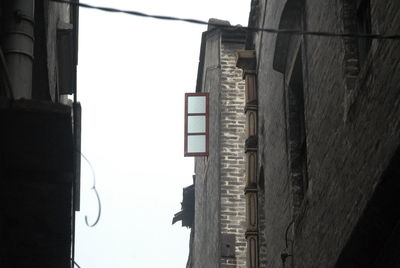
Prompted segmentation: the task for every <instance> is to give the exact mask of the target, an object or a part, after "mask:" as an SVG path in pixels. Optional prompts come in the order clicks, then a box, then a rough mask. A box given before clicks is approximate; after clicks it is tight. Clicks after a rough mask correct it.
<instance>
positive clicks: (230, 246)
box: [187, 28, 247, 268]
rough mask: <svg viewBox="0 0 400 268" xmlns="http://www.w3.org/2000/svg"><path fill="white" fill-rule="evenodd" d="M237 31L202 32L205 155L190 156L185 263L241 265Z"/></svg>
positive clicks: (242, 161) (242, 163) (242, 160)
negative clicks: (190, 221) (191, 208)
mask: <svg viewBox="0 0 400 268" xmlns="http://www.w3.org/2000/svg"><path fill="white" fill-rule="evenodd" d="M244 39H245V33H244V32H243V31H235V30H233V31H225V30H220V29H215V28H214V29H211V30H209V31H207V32H205V33H204V34H203V40H202V51H201V55H200V64H199V76H198V84H197V91H198V92H209V95H210V107H209V111H210V115H209V122H210V125H209V130H210V131H209V144H210V145H209V156H208V157H196V158H195V173H196V180H195V220H194V227H193V229H192V232H193V236H192V237H193V239H192V240H191V250H190V257H189V261H188V265H187V267H193V268H204V267H207V268H214V267H215V268H233V267H235V268H246V249H247V243H246V238H245V235H244V234H245V231H246V200H245V198H244V189H245V185H246V172H245V170H246V155H245V152H244V144H245V136H246V128H245V123H246V115H245V114H244V110H245V81H244V80H243V79H242V75H243V74H242V71H241V70H240V69H239V68H237V67H236V51H237V50H238V49H243V47H244Z"/></svg>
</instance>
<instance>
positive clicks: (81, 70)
mask: <svg viewBox="0 0 400 268" xmlns="http://www.w3.org/2000/svg"><path fill="white" fill-rule="evenodd" d="M82 2H84V3H89V4H93V5H99V6H109V7H115V8H121V9H129V10H137V11H142V12H145V13H151V14H160V15H171V16H179V17H190V18H196V19H201V20H208V19H209V18H211V17H213V18H219V19H224V20H229V21H230V22H231V24H235V25H236V24H241V25H247V20H248V14H249V9H250V0H234V1H232V0H214V1H211V0H169V1H165V0H146V1H144V0H143V1H127V0H125V1H123V0H118V1H117V0H114V1H106V0H96V1H95V0H91V1H89V0H85V1H82ZM79 16H80V25H79V27H80V28H79V66H78V99H79V101H80V102H81V103H82V109H83V126H82V152H83V154H84V155H85V156H86V157H87V158H89V160H90V161H91V163H92V165H93V167H94V169H95V173H96V179H97V189H98V192H99V194H100V196H101V201H102V215H101V219H100V222H99V223H98V225H97V226H96V227H94V228H89V227H87V226H86V225H85V219H84V217H85V215H88V220H89V222H90V223H92V222H93V221H94V220H95V219H96V215H97V203H96V199H95V194H94V193H93V191H90V187H91V184H92V175H91V173H90V169H89V168H88V165H87V163H86V162H84V160H82V190H81V201H82V204H81V205H82V207H81V212H79V213H77V219H76V223H77V226H76V228H77V230H76V262H77V263H78V264H79V265H80V266H81V267H82V268H111V267H112V268H131V267H135V268H181V267H182V268H184V267H185V265H186V260H187V255H188V249H189V247H188V245H189V232H190V230H189V229H186V228H182V227H181V223H180V222H179V223H176V224H175V225H171V221H172V217H173V215H174V213H176V212H178V211H179V210H180V202H181V201H182V188H183V187H186V186H188V185H190V184H191V183H192V174H193V158H184V157H183V112H184V110H183V108H184V93H185V92H194V90H195V84H196V76H197V66H198V59H199V51H200V39H201V33H202V32H203V31H205V30H206V27H205V26H199V25H194V24H187V23H183V22H170V21H160V20H154V19H149V18H140V17H133V16H128V15H124V14H112V13H105V12H102V11H97V10H88V9H84V8H81V9H80V14H79Z"/></svg>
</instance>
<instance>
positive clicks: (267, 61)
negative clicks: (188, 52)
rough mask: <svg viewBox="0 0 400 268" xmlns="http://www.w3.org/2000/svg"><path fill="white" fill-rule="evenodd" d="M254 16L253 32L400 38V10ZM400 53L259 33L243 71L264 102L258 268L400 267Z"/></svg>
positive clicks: (373, 5) (328, 7)
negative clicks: (382, 35) (264, 30)
mask: <svg viewBox="0 0 400 268" xmlns="http://www.w3.org/2000/svg"><path fill="white" fill-rule="evenodd" d="M251 6H252V9H251V13H250V18H249V26H251V27H257V28H273V29H281V30H287V29H290V30H298V31H313V32H328V33H329V32H332V33H363V34H371V33H374V34H399V33H400V27H399V23H398V22H399V21H400V12H399V11H400V3H399V2H398V1H385V2H384V3H383V2H381V1H374V0H360V1H346V0H340V1H313V0H305V1H298V0H287V1H274V0H269V1H263V0H253V1H252V3H251ZM399 48H400V43H399V41H398V40H378V39H371V38H356V37H337V36H336V37H335V36H329V35H328V36H313V35H307V34H287V33H279V34H271V33H266V32H261V31H253V32H251V33H249V34H248V38H247V42H246V50H245V51H243V52H241V53H239V60H238V66H240V67H241V68H243V69H244V73H245V76H246V77H247V78H246V80H249V79H253V78H252V76H254V77H255V80H256V91H257V92H256V101H255V102H254V103H256V104H257V120H256V124H257V132H258V133H257V137H258V139H257V154H256V155H257V167H256V170H257V171H256V173H257V183H258V186H257V187H258V189H259V191H258V219H259V223H258V236H259V239H258V245H257V247H258V249H257V252H258V253H259V256H258V257H257V258H258V260H257V266H254V267H306V268H310V267H398V266H399V265H400V264H399V257H398V256H399V252H400V248H399V243H400V242H399V241H400V239H399V228H398V226H399V222H400V214H399V212H398V211H399V207H400V199H399V197H398V195H397V194H395V192H396V191H397V190H398V189H399V187H400V183H399V170H398V167H399V162H398V161H399V160H398V159H399V150H398V146H399V142H400V140H399V135H400V128H399V123H400V120H399V119H400V106H399V101H400V95H399V93H400V89H399V86H398V85H399V82H400V81H399V80H400V52H399V51H400V50H399ZM246 61H247V62H246ZM248 61H250V62H248ZM247 84H248V83H247ZM248 86H249V85H248ZM250 86H251V85H250ZM248 124H255V123H252V122H251V121H248ZM249 267H253V266H249Z"/></svg>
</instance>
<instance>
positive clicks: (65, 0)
mask: <svg viewBox="0 0 400 268" xmlns="http://www.w3.org/2000/svg"><path fill="white" fill-rule="evenodd" d="M50 1H51V2H56V3H64V4H70V5H74V6H79V7H83V8H88V9H96V10H101V11H104V12H112V13H123V14H127V15H132V16H139V17H146V18H153V19H159V20H169V21H181V22H187V23H192V24H199V25H205V26H213V27H218V28H223V29H242V30H246V31H250V32H267V33H274V34H289V35H309V36H320V37H339V38H368V39H378V40H400V34H374V33H355V32H353V33H337V32H324V31H303V30H294V29H274V28H258V27H247V26H241V25H222V24H219V23H213V22H207V21H203V20H198V19H193V18H180V17H174V16H165V15H153V14H147V13H144V12H140V11H134V10H125V9H118V8H112V7H104V6H94V5H90V4H86V3H82V2H77V1H73V0H71V1H68V0H50Z"/></svg>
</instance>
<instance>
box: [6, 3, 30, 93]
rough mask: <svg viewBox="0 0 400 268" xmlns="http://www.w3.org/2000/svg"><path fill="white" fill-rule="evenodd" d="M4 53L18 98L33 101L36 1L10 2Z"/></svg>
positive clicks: (7, 7)
mask: <svg viewBox="0 0 400 268" xmlns="http://www.w3.org/2000/svg"><path fill="white" fill-rule="evenodd" d="M4 7H5V10H4V14H5V22H4V38H3V42H2V45H3V51H4V55H5V58H6V61H7V64H8V71H9V73H10V80H11V84H12V88H13V91H14V92H13V93H14V98H15V99H21V98H25V99H31V98H32V71H33V45H34V11H35V0H7V1H6V2H5V4H4Z"/></svg>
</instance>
